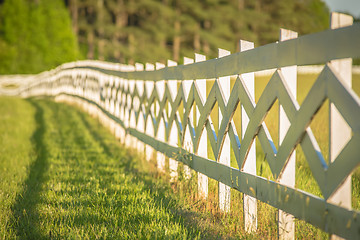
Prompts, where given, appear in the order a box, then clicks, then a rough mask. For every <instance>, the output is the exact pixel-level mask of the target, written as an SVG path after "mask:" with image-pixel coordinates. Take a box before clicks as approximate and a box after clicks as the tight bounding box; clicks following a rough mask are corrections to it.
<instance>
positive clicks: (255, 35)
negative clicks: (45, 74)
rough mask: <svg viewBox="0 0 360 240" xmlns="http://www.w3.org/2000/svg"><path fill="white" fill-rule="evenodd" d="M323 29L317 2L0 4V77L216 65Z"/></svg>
mask: <svg viewBox="0 0 360 240" xmlns="http://www.w3.org/2000/svg"><path fill="white" fill-rule="evenodd" d="M328 26H329V10H328V8H327V6H326V5H325V3H323V2H322V1H321V0H291V1H289V0H276V1H275V0H228V1H225V0H196V1H195V0H51V1H49V0H0V74H8V73H37V72H40V71H44V70H48V69H50V68H53V67H55V66H57V65H59V64H61V63H63V62H68V61H73V60H77V59H99V60H106V61H112V62H122V63H130V64H132V63H134V62H136V61H138V62H155V61H158V62H165V61H166V60H167V59H173V60H175V61H180V63H182V61H181V59H182V57H183V56H189V57H192V56H193V53H194V52H198V53H203V54H205V55H206V56H207V57H208V58H214V57H216V53H217V48H224V49H227V50H230V51H231V52H235V51H237V44H238V40H239V39H244V40H248V41H253V42H255V45H256V46H260V45H264V44H266V43H270V42H274V41H276V40H277V39H278V34H279V28H280V27H282V28H288V29H291V30H294V31H297V32H299V34H300V35H303V34H307V33H312V32H318V31H321V30H324V29H327V28H328Z"/></svg>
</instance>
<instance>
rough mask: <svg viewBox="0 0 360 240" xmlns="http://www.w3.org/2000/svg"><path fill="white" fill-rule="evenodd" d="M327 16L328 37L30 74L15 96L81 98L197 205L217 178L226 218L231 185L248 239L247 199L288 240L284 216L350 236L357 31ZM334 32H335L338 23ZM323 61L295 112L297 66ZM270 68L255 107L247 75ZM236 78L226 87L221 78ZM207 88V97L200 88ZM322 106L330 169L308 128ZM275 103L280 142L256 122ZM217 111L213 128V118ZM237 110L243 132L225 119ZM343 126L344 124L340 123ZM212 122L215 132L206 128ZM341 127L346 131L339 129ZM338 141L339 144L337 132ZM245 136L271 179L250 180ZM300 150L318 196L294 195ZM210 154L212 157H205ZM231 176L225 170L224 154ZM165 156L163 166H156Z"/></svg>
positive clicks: (358, 139)
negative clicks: (189, 180)
mask: <svg viewBox="0 0 360 240" xmlns="http://www.w3.org/2000/svg"><path fill="white" fill-rule="evenodd" d="M351 21H352V20H349V19H348V18H347V17H346V16H344V15H341V14H335V13H333V15H332V26H333V28H336V27H342V26H346V25H349V26H346V27H342V28H339V29H329V30H327V31H324V32H320V33H316V34H311V35H306V36H301V37H297V34H296V33H294V32H291V31H288V30H282V31H281V32H280V39H279V42H277V43H273V44H268V45H265V46H262V47H258V48H254V45H253V44H252V43H250V42H246V41H240V52H238V53H235V54H230V53H229V52H228V51H225V50H221V49H219V57H218V58H217V59H211V60H208V61H205V56H203V55H199V54H196V55H195V60H193V59H188V58H185V59H184V65H180V66H176V63H175V62H173V61H168V64H167V66H166V67H165V65H163V64H160V63H157V64H156V65H155V66H154V65H152V64H146V65H145V67H144V65H142V64H135V66H130V65H119V64H110V63H102V65H100V64H99V63H97V62H77V63H70V64H66V65H62V66H60V67H59V68H57V69H55V70H52V71H49V72H46V73H43V74H41V75H39V76H38V77H36V79H35V80H34V81H32V82H31V84H28V85H26V86H24V87H23V88H22V89H21V90H20V94H21V95H22V96H23V97H29V96H37V95H49V96H57V99H59V100H68V101H79V102H81V103H82V104H83V106H84V107H85V109H86V110H88V111H89V112H90V113H91V114H96V115H100V118H101V119H102V121H104V122H105V123H106V125H107V126H109V127H110V128H111V129H112V130H113V132H114V134H115V135H116V136H117V137H118V138H120V139H121V141H123V142H124V143H125V144H126V145H128V146H132V147H136V148H137V149H138V150H139V151H140V152H141V153H144V156H146V157H147V158H150V157H151V156H154V157H155V158H156V159H157V165H158V167H159V169H160V170H161V171H166V169H165V162H166V159H167V158H168V159H169V171H170V175H171V177H172V179H173V180H175V179H176V178H177V174H178V162H182V163H183V164H184V166H185V167H184V170H183V171H184V175H185V176H187V177H190V175H191V174H193V172H192V171H190V168H191V169H193V170H195V171H196V172H197V174H198V183H199V184H198V189H199V194H200V195H201V196H202V197H203V198H205V199H206V197H207V194H208V189H207V188H208V187H207V185H208V182H207V181H208V177H210V178H213V179H215V180H217V181H219V207H220V209H221V210H222V211H224V212H227V211H230V188H233V189H236V190H238V191H240V192H242V193H244V220H245V229H246V231H249V232H251V231H256V227H257V207H256V204H257V203H256V200H260V201H263V202H266V203H268V204H270V205H272V206H274V207H276V208H278V209H280V212H279V219H278V221H279V237H280V238H293V237H294V220H293V217H296V218H298V219H303V220H305V221H307V222H309V223H311V224H313V225H314V226H316V227H318V228H321V229H322V230H324V231H326V232H329V233H330V234H335V235H337V236H340V237H344V238H360V212H358V211H357V210H355V209H352V208H351V183H350V182H351V181H350V179H351V173H352V172H353V171H354V170H355V169H356V167H358V165H359V163H360V158H359V156H360V99H359V97H358V96H357V95H356V93H354V91H353V90H352V88H351V65H352V64H351V58H359V57H360V41H359V39H360V24H354V25H351ZM336 24H337V25H336ZM310 64H325V66H324V68H323V70H322V71H321V73H320V75H319V76H318V78H317V80H316V81H315V83H314V85H313V86H312V88H311V90H310V91H309V93H308V95H307V96H306V98H305V100H304V101H303V103H302V104H301V106H300V105H299V104H298V102H297V100H296V85H297V84H296V69H297V66H298V65H310ZM272 68H276V71H275V72H274V74H273V75H272V77H271V79H270V81H269V83H268V84H267V86H266V87H265V90H264V91H263V93H262V95H261V97H260V99H259V100H258V102H257V103H255V94H254V91H255V90H254V72H257V71H261V70H266V69H272ZM231 77H233V78H234V79H236V80H235V82H234V84H233V86H232V87H231V86H230V78H231ZM209 79H212V80H214V84H213V86H212V88H211V90H210V92H209V93H208V94H207V92H206V86H207V85H206V81H209ZM326 100H328V101H329V102H330V105H331V106H330V112H331V113H330V116H329V118H330V135H331V137H330V139H329V142H330V143H329V144H330V159H331V160H330V161H329V162H326V161H325V158H324V156H323V154H322V153H321V151H320V148H319V145H318V143H317V141H316V138H315V137H314V134H313V132H312V129H311V128H310V127H309V126H310V123H311V121H312V119H313V117H314V115H315V114H316V113H317V112H318V111H319V109H320V108H321V106H322V105H323V104H324V103H325V101H326ZM276 101H278V102H279V104H280V111H279V144H278V147H276V144H275V143H274V141H273V139H272V137H271V135H270V133H269V130H268V128H267V126H266V124H265V121H264V119H265V117H266V115H267V114H268V112H269V110H270V109H271V107H272V106H273V105H274V103H275V102H276ZM215 106H217V107H218V109H219V114H218V119H217V120H216V121H215V120H214V119H212V118H211V112H212V111H213V110H214V108H215ZM237 108H241V135H239V134H238V132H237V129H236V126H235V124H238V123H235V122H234V114H235V112H236V111H235V110H236V109H237ZM341 121H343V122H341ZM214 123H218V126H214ZM345 125H347V126H348V127H346V128H345ZM339 134H340V135H339ZM255 139H258V141H259V142H260V144H261V147H262V149H263V151H264V153H265V155H266V161H267V162H268V164H269V166H270V169H271V173H272V177H273V179H274V180H270V179H265V178H263V177H260V176H258V175H257V174H256V151H255ZM298 145H300V146H301V148H302V149H303V152H304V155H305V157H306V161H307V163H308V165H309V167H310V170H311V173H312V175H313V177H314V179H315V180H316V183H317V185H318V186H319V188H320V190H321V193H322V197H318V196H314V195H312V194H310V193H307V192H305V191H302V190H301V189H297V188H296V187H295V154H296V153H295V148H296V147H297V146H298ZM208 149H211V151H212V152H213V155H214V159H210V158H209V157H208V152H209V151H208ZM231 150H232V152H233V153H234V155H235V159H236V163H237V167H236V168H233V167H230V153H231ZM166 157H167V158H166Z"/></svg>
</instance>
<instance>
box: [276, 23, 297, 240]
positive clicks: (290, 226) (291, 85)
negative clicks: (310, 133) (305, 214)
mask: <svg viewBox="0 0 360 240" xmlns="http://www.w3.org/2000/svg"><path fill="white" fill-rule="evenodd" d="M297 36H298V33H297V32H293V31H290V30H287V29H280V36H279V40H280V41H286V40H289V39H293V38H297ZM279 70H280V71H281V73H282V75H283V77H284V81H285V82H286V84H287V86H288V89H289V90H290V93H291V94H292V95H293V96H294V99H296V92H297V90H296V85H297V66H289V67H283V68H280V69H279ZM290 125H291V123H290V122H289V119H288V118H287V116H286V113H285V111H284V109H283V107H282V106H281V103H280V102H279V146H280V145H281V143H282V141H283V140H284V138H285V135H286V132H287V130H288V128H289V127H290ZM295 165H296V152H295V150H294V152H293V153H292V154H291V156H290V158H289V161H288V163H287V165H286V166H285V168H284V170H283V172H282V174H281V177H280V178H279V179H278V180H279V183H281V184H284V185H287V186H289V187H295ZM278 234H279V239H294V238H295V222H294V216H292V215H291V214H288V213H286V212H284V211H282V210H280V209H279V212H278Z"/></svg>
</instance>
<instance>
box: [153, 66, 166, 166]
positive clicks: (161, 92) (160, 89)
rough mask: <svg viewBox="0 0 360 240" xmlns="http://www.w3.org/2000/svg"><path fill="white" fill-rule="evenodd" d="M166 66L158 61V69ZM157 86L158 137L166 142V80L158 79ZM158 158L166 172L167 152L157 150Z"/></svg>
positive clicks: (159, 163) (158, 164) (159, 164)
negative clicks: (164, 115) (164, 104)
mask: <svg viewBox="0 0 360 240" xmlns="http://www.w3.org/2000/svg"><path fill="white" fill-rule="evenodd" d="M164 67H165V65H164V64H162V63H156V70H159V69H162V68H164ZM155 87H156V91H157V93H158V96H159V98H158V100H159V103H157V107H156V112H157V113H158V115H156V114H155V115H156V118H157V117H158V116H160V118H159V122H158V123H156V124H157V125H158V126H157V133H156V139H157V140H159V141H161V142H165V119H164V117H163V116H162V115H163V113H164V111H161V102H162V100H163V99H164V97H165V81H164V80H160V81H156V83H155ZM156 159H157V166H158V169H159V170H160V171H162V172H165V154H164V153H162V152H157V153H156Z"/></svg>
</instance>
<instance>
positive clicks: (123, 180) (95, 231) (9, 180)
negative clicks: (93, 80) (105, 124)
mask: <svg viewBox="0 0 360 240" xmlns="http://www.w3.org/2000/svg"><path fill="white" fill-rule="evenodd" d="M0 106H1V110H0V111H1V114H0V121H1V123H6V124H1V127H0V139H1V143H2V147H1V148H0V149H1V153H2V154H1V155H0V156H1V158H0V159H1V162H0V164H1V167H0V170H1V172H0V176H1V178H0V179H1V182H0V184H1V185H0V186H1V195H0V201H1V202H0V203H1V205H0V206H1V208H0V220H1V222H0V224H1V225H0V233H1V235H0V238H1V239H14V238H19V239H29V238H30V239H49V238H55V239H65V238H75V239H97V238H101V239H105V238H110V239H114V238H117V239H154V238H160V239H162V238H167V239H169V238H170V239H179V238H191V239H196V238H199V237H205V238H206V236H208V237H209V236H210V235H209V233H206V232H204V231H202V230H200V228H198V227H197V226H196V225H194V226H191V225H189V224H186V222H185V221H184V219H183V217H181V216H180V215H179V214H176V213H177V212H181V211H179V210H177V209H178V207H179V206H178V202H177V201H176V200H174V199H175V197H174V196H173V194H172V191H169V186H162V185H161V183H160V182H159V181H156V179H154V178H153V176H151V175H149V174H147V173H145V172H142V171H141V169H142V167H143V166H142V160H140V159H137V158H136V157H134V156H135V155H134V154H131V153H129V152H128V151H125V150H123V149H122V148H121V147H120V146H119V145H118V143H117V141H116V140H115V139H114V137H113V136H111V134H110V133H108V132H107V131H106V130H105V129H104V128H102V127H101V126H100V125H99V124H98V123H97V122H96V121H95V120H94V119H91V118H90V117H88V116H87V115H86V114H84V113H82V112H80V111H79V110H76V109H75V108H72V107H70V106H67V105H65V104H58V103H54V102H52V101H50V100H22V99H14V98H1V99H0ZM14 129H15V130H14Z"/></svg>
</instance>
